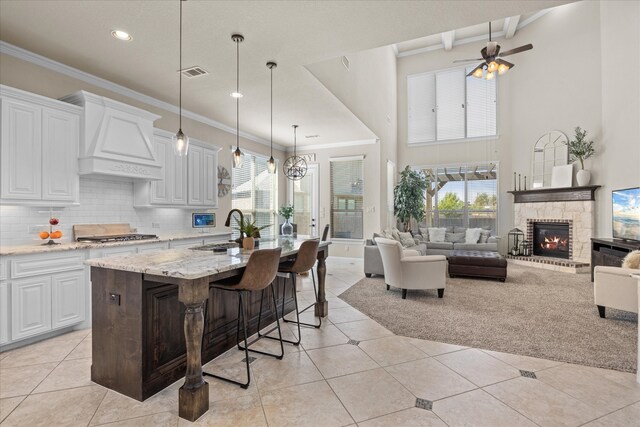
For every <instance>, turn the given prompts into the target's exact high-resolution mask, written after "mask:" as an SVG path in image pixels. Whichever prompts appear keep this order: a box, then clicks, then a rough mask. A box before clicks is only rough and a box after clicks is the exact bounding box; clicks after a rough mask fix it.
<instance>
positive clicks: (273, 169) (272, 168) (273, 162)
mask: <svg viewBox="0 0 640 427" xmlns="http://www.w3.org/2000/svg"><path fill="white" fill-rule="evenodd" d="M277 66H278V64H276V63H275V62H273V61H269V62H267V68H268V69H269V70H271V157H269V161H268V162H267V169H268V170H269V173H276V160H275V159H274V158H273V69H274V68H276V67H277Z"/></svg>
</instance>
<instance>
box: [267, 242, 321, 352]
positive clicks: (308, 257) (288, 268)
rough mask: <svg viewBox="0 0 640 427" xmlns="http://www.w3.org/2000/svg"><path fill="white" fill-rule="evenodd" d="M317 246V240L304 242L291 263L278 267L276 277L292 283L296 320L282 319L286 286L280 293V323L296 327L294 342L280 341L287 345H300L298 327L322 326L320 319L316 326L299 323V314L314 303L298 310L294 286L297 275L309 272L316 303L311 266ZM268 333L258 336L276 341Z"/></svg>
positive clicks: (318, 243) (316, 254)
mask: <svg viewBox="0 0 640 427" xmlns="http://www.w3.org/2000/svg"><path fill="white" fill-rule="evenodd" d="M319 245H320V241H319V240H317V239H313V240H305V241H304V242H302V244H301V245H300V249H298V255H296V259H295V260H293V261H285V262H283V263H280V266H279V267H278V277H285V278H290V279H291V280H292V283H293V302H294V306H295V312H296V320H287V319H285V318H284V302H285V295H286V284H285V286H284V289H283V291H282V294H283V295H282V321H284V322H287V323H295V324H297V325H298V339H297V340H296V341H290V340H286V339H283V340H282V341H284V342H286V343H289V344H293V345H299V344H300V339H301V334H300V325H303V326H311V327H314V328H319V327H320V326H322V318H320V323H318V324H317V325H314V324H310V323H303V322H300V313H303V312H304V311H306V310H308V309H309V308H311V307H314V306H315V303H314V304H311V305H309V307H307V308H305V309H303V310H298V296H297V286H296V283H297V280H296V279H297V277H298V274H300V273H305V272H307V271H311V277H312V278H313V289H314V292H315V294H316V301H317V300H318V293H317V291H316V281H315V277H314V275H313V264H315V262H316V259H317V258H318V246H319ZM261 304H262V303H261ZM269 332H270V331H269ZM269 332H267V333H265V334H263V335H260V333H258V335H259V336H261V337H265V338H270V339H277V338H276V337H271V336H268V335H267V334H268V333H269Z"/></svg>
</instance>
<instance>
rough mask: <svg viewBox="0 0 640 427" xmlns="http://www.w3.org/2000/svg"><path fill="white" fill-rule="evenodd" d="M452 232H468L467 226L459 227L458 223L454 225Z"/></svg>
mask: <svg viewBox="0 0 640 427" xmlns="http://www.w3.org/2000/svg"><path fill="white" fill-rule="evenodd" d="M451 232H452V233H466V232H467V227H458V226H457V225H456V226H455V227H453V230H452V231H451Z"/></svg>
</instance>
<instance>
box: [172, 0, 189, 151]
mask: <svg viewBox="0 0 640 427" xmlns="http://www.w3.org/2000/svg"><path fill="white" fill-rule="evenodd" d="M182 2H183V0H180V67H179V69H178V74H179V75H180V77H179V79H180V84H179V86H180V92H179V103H180V124H179V126H178V133H176V134H175V135H174V136H173V138H172V140H173V152H174V154H175V155H176V156H186V155H187V151H188V150H189V137H188V136H187V135H185V134H184V133H183V132H182Z"/></svg>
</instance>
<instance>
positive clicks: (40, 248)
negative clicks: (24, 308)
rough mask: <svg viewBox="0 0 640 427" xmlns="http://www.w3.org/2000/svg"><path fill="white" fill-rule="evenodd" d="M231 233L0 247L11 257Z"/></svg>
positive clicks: (3, 252) (0, 253) (228, 233)
mask: <svg viewBox="0 0 640 427" xmlns="http://www.w3.org/2000/svg"><path fill="white" fill-rule="evenodd" d="M230 236H231V231H227V232H216V233H165V234H161V235H159V236H158V238H157V239H148V240H127V241H123V242H106V243H99V242H66V243H60V244H59V245H51V246H47V245H42V244H38V243H34V244H33V245H18V246H2V247H0V256H9V255H29V254H38V253H47V252H58V251H72V250H82V249H97V248H114V247H117V246H132V245H144V244H150V243H161V242H171V241H174V240H186V239H197V238H202V239H210V238H216V237H219V238H225V239H226V238H229V237H230Z"/></svg>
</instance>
